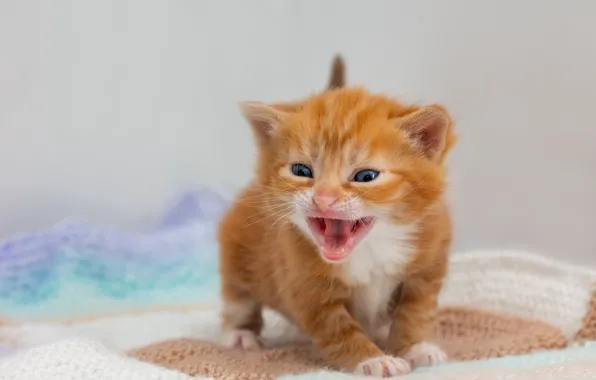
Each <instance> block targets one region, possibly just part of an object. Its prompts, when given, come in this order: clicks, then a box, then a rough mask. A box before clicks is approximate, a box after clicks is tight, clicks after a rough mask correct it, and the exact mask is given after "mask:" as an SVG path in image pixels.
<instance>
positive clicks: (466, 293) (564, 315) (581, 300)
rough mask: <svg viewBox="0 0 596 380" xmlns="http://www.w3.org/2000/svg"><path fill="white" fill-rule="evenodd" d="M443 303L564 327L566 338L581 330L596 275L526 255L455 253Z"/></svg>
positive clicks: (582, 269) (442, 295)
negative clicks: (497, 312)
mask: <svg viewBox="0 0 596 380" xmlns="http://www.w3.org/2000/svg"><path fill="white" fill-rule="evenodd" d="M449 270H450V273H449V275H448V277H447V280H446V283H445V287H444V289H443V292H442V294H441V297H440V303H441V304H442V305H457V306H473V307H480V308H486V309H488V310H493V311H500V312H503V313H508V314H514V315H518V316H522V317H527V318H535V319H540V320H543V321H545V322H549V323H551V324H553V325H555V326H558V327H560V328H561V329H562V330H563V332H564V333H565V335H566V336H567V337H568V338H571V337H573V336H574V335H575V334H576V333H577V332H578V331H579V329H580V327H581V323H582V319H583V317H584V316H585V314H586V312H587V309H588V306H589V301H590V298H591V296H592V291H593V290H594V284H596V271H595V270H591V269H585V268H582V267H579V266H573V265H567V264H564V263H561V262H559V261H555V260H551V259H547V258H545V257H542V256H538V255H534V254H530V253H527V252H523V251H477V252H470V253H466V254H460V255H454V256H453V257H452V260H451V266H450V269H449Z"/></svg>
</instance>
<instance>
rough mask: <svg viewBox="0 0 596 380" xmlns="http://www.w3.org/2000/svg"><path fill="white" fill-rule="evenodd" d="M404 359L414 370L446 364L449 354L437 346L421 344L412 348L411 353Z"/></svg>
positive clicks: (426, 343)
mask: <svg viewBox="0 0 596 380" xmlns="http://www.w3.org/2000/svg"><path fill="white" fill-rule="evenodd" d="M404 359H405V360H407V361H408V363H410V365H411V366H412V368H415V367H419V366H430V365H436V364H441V363H445V362H446V361H447V354H446V353H445V351H443V350H442V349H441V348H440V347H439V346H437V345H435V344H432V343H428V342H420V343H417V344H415V345H413V346H412V348H410V351H408V353H407V354H405V355H404Z"/></svg>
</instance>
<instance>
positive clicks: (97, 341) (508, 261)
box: [0, 252, 596, 379]
mask: <svg viewBox="0 0 596 380" xmlns="http://www.w3.org/2000/svg"><path fill="white" fill-rule="evenodd" d="M478 277H480V278H482V279H483V281H482V282H478V279H477V278H478ZM595 280H596V273H594V272H592V271H588V270H584V269H581V268H576V267H571V266H566V265H564V264H562V263H558V262H553V261H550V260H546V259H543V258H541V257H539V256H535V255H531V254H528V253H524V252H474V253H470V254H465V255H456V256H454V257H453V259H452V270H451V274H450V276H449V278H448V279H447V282H446V287H445V291H444V292H443V293H442V295H441V304H442V305H443V306H441V313H440V325H439V329H438V331H437V339H438V340H439V341H440V343H441V344H443V345H444V347H445V348H446V349H447V351H448V352H449V353H450V354H451V355H452V358H453V359H454V362H453V363H451V364H448V365H446V366H440V367H435V368H426V369H424V368H423V369H419V370H417V371H415V372H414V373H413V374H412V375H408V377H412V378H413V379H450V378H454V377H453V376H455V374H458V376H459V375H461V374H463V373H465V374H469V376H472V375H473V374H476V375H478V373H482V374H483V376H486V377H483V378H487V379H491V378H494V379H497V378H499V377H498V376H503V375H504V374H508V375H511V374H516V376H518V375H519V376H522V375H523V377H509V378H512V379H525V378H527V379H534V378H536V379H539V378H540V377H539V376H544V374H545V373H548V371H554V370H555V367H554V366H555V364H553V363H559V367H557V368H559V369H558V371H561V365H562V363H563V364H564V363H568V364H569V365H568V366H567V365H565V366H564V367H563V368H565V371H567V370H568V371H570V373H574V372H573V371H579V370H580V369H581V371H584V372H585V373H592V372H593V373H594V374H595V376H596V372H594V371H596V368H594V366H593V365H592V366H589V365H588V364H586V363H588V362H589V360H588V359H591V358H592V359H593V358H595V357H596V356H591V355H593V354H595V352H594V347H593V345H592V344H588V345H586V346H584V347H575V346H577V345H578V344H579V343H581V342H584V341H586V340H595V339H596V299H595V298H594V297H593V296H592V292H591V285H592V284H593V283H594V281H595ZM265 321H266V326H267V329H266V331H265V338H266V341H267V342H268V346H269V347H270V348H268V349H266V350H264V351H262V352H256V353H242V352H238V351H232V350H227V349H223V348H221V347H219V346H217V345H216V344H215V342H217V341H218V340H219V332H218V306H217V305H209V304H204V305H202V306H196V307H194V308H190V309H180V310H174V309H171V308H170V309H168V310H167V311H165V310H163V309H162V310H155V311H152V312H142V313H135V314H128V315H127V314H122V315H114V316H104V317H101V318H91V319H88V318H87V319H79V320H74V321H73V320H71V321H69V322H68V323H64V322H44V323H25V324H18V325H17V324H15V325H10V324H9V325H4V326H0V339H4V341H5V342H12V344H13V345H16V346H19V345H20V346H21V347H32V346H38V345H40V344H43V343H50V344H49V345H47V346H41V347H36V348H33V349H30V350H28V351H27V350H26V351H24V352H22V353H21V354H20V355H17V356H16V357H10V358H9V359H6V361H5V362H4V365H3V366H0V379H4V378H6V379H13V378H14V379H22V378H26V377H18V376H17V375H16V374H17V373H18V372H16V371H17V369H18V370H19V371H23V370H24V368H37V367H35V365H34V363H41V362H43V361H41V362H40V360H39V358H38V357H39V356H43V357H44V358H46V359H45V360H46V361H49V360H50V359H51V360H54V359H52V358H54V357H55V356H56V355H58V353H60V355H63V356H64V357H66V356H68V355H71V356H77V357H78V358H77V361H75V363H78V364H77V368H79V369H80V368H82V367H81V366H83V367H84V366H87V365H89V366H92V365H93V366H95V365H99V364H98V363H104V362H106V361H108V362H110V364H109V365H107V364H105V363H104V364H102V367H101V368H107V369H110V370H111V371H116V370H117V371H124V372H123V373H129V374H130V373H132V372H127V371H133V372H134V373H136V372H135V371H140V372H139V374H138V376H139V378H143V379H145V378H152V377H151V376H149V375H148V374H149V373H154V374H159V375H155V376H158V377H155V378H163V379H169V378H172V379H174V378H179V379H183V378H184V377H173V376H174V374H175V375H176V376H180V374H181V373H185V374H188V375H191V376H199V377H215V378H227V379H248V378H253V379H270V378H275V377H279V376H283V375H288V374H292V375H295V376H297V375H298V374H304V375H302V376H308V377H309V378H310V377H321V376H323V378H326V377H325V376H327V377H329V376H331V377H333V378H335V377H337V376H340V374H337V373H332V372H325V371H324V367H323V365H322V363H321V361H320V359H319V358H318V357H317V355H316V352H315V351H313V350H312V348H310V347H308V346H299V345H296V344H295V343H294V341H293V336H292V335H291V329H289V328H288V324H287V322H285V321H284V320H283V319H282V318H281V317H279V316H278V315H276V314H275V313H272V312H268V313H266V315H265ZM288 332H289V333H290V334H288ZM69 337H70V338H74V339H75V340H74V341H72V340H71V341H68V340H67V341H62V342H61V343H60V340H63V339H64V338H69ZM80 337H84V338H85V339H91V340H83V341H81V340H78V339H80ZM51 342H59V343H53V344H52V343H51ZM81 342H82V343H81ZM288 344H290V346H287V345H288ZM81 345H82V346H81ZM104 346H107V347H109V349H106V348H105V347H104ZM570 346H571V347H572V348H571V349H569V348H567V349H566V350H563V351H561V349H564V348H565V347H570ZM81 347H82V348H81ZM543 350H556V351H550V356H548V355H547V356H546V357H547V358H549V359H548V360H546V359H544V358H545V356H544V355H546V354H545V353H538V354H536V353H534V354H532V353H533V352H540V351H543ZM64 351H66V352H64ZM77 351H78V353H77ZM126 355H128V356H131V357H134V358H137V359H140V360H141V361H143V362H146V363H151V364H153V365H152V366H148V367H147V366H143V365H141V364H140V363H139V362H138V361H134V360H133V361H131V359H126V358H125V356H126ZM512 355H525V356H512ZM528 355H529V356H528ZM95 356H100V357H101V358H96V357H95ZM495 358H499V359H495ZM516 358H519V359H518V360H517V361H516V360H515V359H516ZM522 358H523V360H522ZM540 358H542V359H540ZM87 359H89V363H88V364H84V363H87V362H86V360H87ZM471 359H484V360H476V361H467V360H471ZM487 359H488V360H487ZM519 360H521V361H519ZM586 360H588V361H586ZM61 363H65V361H64V360H62V361H61ZM495 363H497V364H498V363H500V364H498V365H497V364H495ZM129 367H130V368H133V369H129ZM19 368H20V369H19ZM44 368H45V367H44ZM66 368H68V366H67V367H64V366H60V370H61V371H67V369H66ZM156 368H164V371H165V368H168V369H171V370H174V372H167V371H166V372H163V373H162V372H160V371H157V370H156ZM549 368H550V369H549ZM107 369H106V370H105V371H107ZM40 370H41V371H50V372H47V376H46V377H40V378H44V379H48V378H49V379H51V378H52V377H48V376H50V374H52V373H54V372H52V371H57V370H58V369H57V368H53V367H52V366H49V367H47V368H45V369H40ZM321 370H323V372H321ZM3 371H4V372H5V373H7V374H8V373H12V374H13V375H11V376H13V377H2V376H4V373H3ZM90 371H91V369H90ZM102 371H104V370H102ZM151 371H153V372H151ZM155 371H157V372H155ZM545 371H546V372H545ZM586 371H587V372H586ZM590 371H592V372H590ZM105 373H106V374H107V373H108V372H105ZM165 374H168V375H167V376H166V375H165ZM6 376H8V375H6ZM19 376H20V375H19ZM51 376H54V375H51ZM56 376H57V375H56ZM143 376H145V377H143ZM159 376H163V377H159ZM168 376H169V377H168ZM450 376H451V377H450ZM491 376H492V377H491ZM56 378H67V377H56ZM79 378H80V377H79ZM89 378H92V377H89ZM110 378H112V377H110ZM113 378H115V379H117V378H118V377H113ZM457 378H458V379H460V378H463V377H457ZM470 378H474V377H470ZM500 378H502V377H500Z"/></svg>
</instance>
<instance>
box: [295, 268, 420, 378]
mask: <svg viewBox="0 0 596 380" xmlns="http://www.w3.org/2000/svg"><path fill="white" fill-rule="evenodd" d="M310 280H311V281H310V282H309V283H308V284H307V286H299V287H297V290H296V292H297V293H296V294H297V295H298V294H299V295H298V296H296V297H294V298H293V299H292V300H293V301H294V305H293V310H294V314H295V316H296V320H297V322H298V324H299V325H300V327H301V328H302V330H303V331H304V332H305V333H307V334H308V335H309V336H311V337H312V340H313V343H314V345H315V346H316V347H317V349H318V350H319V351H320V352H321V353H322V355H323V357H324V359H325V360H326V361H327V362H328V363H329V364H331V365H334V366H337V367H339V368H340V369H342V370H348V371H354V372H356V373H358V374H364V375H372V376H377V377H391V376H396V375H402V374H406V373H409V372H410V371H411V369H410V365H409V364H408V362H407V361H405V360H404V359H401V358H398V357H392V356H387V355H386V354H385V353H384V352H383V351H382V350H381V349H380V348H379V347H378V346H377V345H375V344H374V343H373V342H372V340H371V339H370V338H369V337H368V336H367V335H366V333H365V332H364V330H363V329H362V327H361V325H360V324H359V323H358V321H357V320H356V319H355V318H354V317H353V316H352V315H351V314H350V312H349V311H348V307H347V305H348V299H349V298H348V297H349V292H348V291H347V289H345V288H343V287H342V286H340V285H338V282H335V283H331V284H329V283H327V282H325V283H321V284H313V283H312V278H311V279H310ZM304 285H306V284H304Z"/></svg>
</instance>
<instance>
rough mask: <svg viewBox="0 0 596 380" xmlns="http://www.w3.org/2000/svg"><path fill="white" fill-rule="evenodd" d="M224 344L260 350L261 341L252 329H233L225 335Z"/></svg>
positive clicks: (230, 346)
mask: <svg viewBox="0 0 596 380" xmlns="http://www.w3.org/2000/svg"><path fill="white" fill-rule="evenodd" d="M224 345H225V346H226V347H228V348H238V349H241V350H258V349H259V348H261V342H260V341H259V338H258V337H257V336H256V335H255V333H254V332H252V331H250V330H232V331H230V332H228V333H227V334H226V335H225V336H224Z"/></svg>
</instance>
